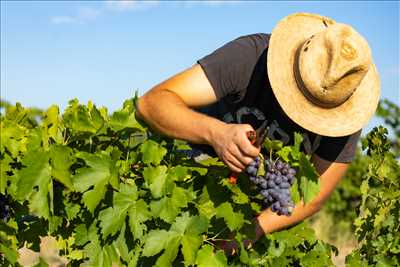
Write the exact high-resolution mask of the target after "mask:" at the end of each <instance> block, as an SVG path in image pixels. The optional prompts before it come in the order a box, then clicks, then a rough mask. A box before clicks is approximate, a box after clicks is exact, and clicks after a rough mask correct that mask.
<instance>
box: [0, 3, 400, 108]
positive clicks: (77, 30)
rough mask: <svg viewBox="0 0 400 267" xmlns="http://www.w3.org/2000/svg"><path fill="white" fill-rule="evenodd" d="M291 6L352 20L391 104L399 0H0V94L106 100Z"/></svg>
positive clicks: (34, 101)
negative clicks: (153, 0)
mask: <svg viewBox="0 0 400 267" xmlns="http://www.w3.org/2000/svg"><path fill="white" fill-rule="evenodd" d="M294 12H311V13H319V14H322V15H325V16H329V17H331V18H333V19H335V20H336V21H338V22H344V23H347V24H350V25H352V26H353V27H354V28H355V29H357V31H358V32H360V33H361V34H362V35H363V36H364V37H365V38H366V39H367V40H368V41H369V44H370V47H371V49H372V53H373V58H374V61H375V63H376V65H377V67H378V70H379V72H380V76H381V84H382V96H383V97H384V98H389V99H390V100H392V101H393V102H395V103H397V104H399V105H400V93H399V90H400V89H399V88H400V86H399V74H400V73H399V72H400V70H399V61H400V60H399V2H385V1H368V2H362V1H354V2H349V1H336V2H315V1H313V2H311V1H308V2H300V1H295V2H272V1H271V2H260V1H254V2H249V1H246V2H224V1H214V2H193V1H192V2H183V1H177V2H167V1H164V2H163V1H160V2H138V1H99V2H95V1H84V2H78V1H64V2H62V1H42V2H39V1H37V2H35V1H29V2H28V1H1V98H2V99H6V100H8V101H10V102H12V103H15V102H21V103H22V104H23V105H26V106H36V107H40V108H46V107H48V106H49V105H51V104H57V105H59V106H60V107H61V108H65V107H66V105H67V103H68V101H69V100H70V99H72V98H75V97H76V98H78V99H79V100H80V101H81V102H87V101H88V100H89V99H90V100H92V101H93V102H94V103H96V104H97V105H98V106H106V107H108V108H109V110H114V109H116V108H118V107H120V106H121V104H122V103H123V101H124V100H125V99H127V98H129V97H131V96H132V95H133V94H134V92H135V90H138V91H139V93H140V94H143V93H144V92H145V91H146V90H148V89H150V88H151V87H152V86H154V85H155V84H157V83H159V82H161V81H162V80H164V79H166V78H168V77H170V76H171V75H173V74H175V73H177V72H179V71H182V70H184V69H186V68H188V67H190V66H191V65H192V64H194V63H195V62H196V60H197V59H199V58H201V57H203V56H204V55H207V54H208V53H210V52H212V51H213V50H215V49H216V48H218V47H219V46H221V45H223V44H224V43H226V42H228V41H230V40H232V39H234V38H236V37H238V36H241V35H245V34H250V33H256V32H270V31H271V30H272V29H273V27H274V25H275V24H276V22H277V21H278V20H279V19H281V18H282V17H284V16H286V15H288V14H291V13H294Z"/></svg>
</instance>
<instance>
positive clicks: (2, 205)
mask: <svg viewBox="0 0 400 267" xmlns="http://www.w3.org/2000/svg"><path fill="white" fill-rule="evenodd" d="M10 212H11V210H10V205H9V203H8V198H7V196H5V195H3V194H0V220H2V221H3V222H7V221H8V218H10V215H11V214H10Z"/></svg>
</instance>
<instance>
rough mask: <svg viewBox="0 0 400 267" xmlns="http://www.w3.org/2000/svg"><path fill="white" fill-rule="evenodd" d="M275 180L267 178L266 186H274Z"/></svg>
mask: <svg viewBox="0 0 400 267" xmlns="http://www.w3.org/2000/svg"><path fill="white" fill-rule="evenodd" d="M275 185H276V184H275V182H274V181H273V180H272V179H271V180H268V187H271V188H274V187H275Z"/></svg>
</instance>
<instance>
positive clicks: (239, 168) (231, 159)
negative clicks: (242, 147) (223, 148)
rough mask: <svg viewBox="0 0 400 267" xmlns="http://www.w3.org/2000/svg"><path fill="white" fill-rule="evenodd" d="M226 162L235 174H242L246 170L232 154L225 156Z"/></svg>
mask: <svg viewBox="0 0 400 267" xmlns="http://www.w3.org/2000/svg"><path fill="white" fill-rule="evenodd" d="M226 161H227V162H228V163H230V164H231V165H232V166H233V167H234V169H232V168H231V169H232V170H233V171H235V172H242V171H243V170H244V169H245V168H246V166H245V165H243V164H242V163H241V162H240V161H239V160H238V159H236V158H235V156H234V155H233V154H228V155H226Z"/></svg>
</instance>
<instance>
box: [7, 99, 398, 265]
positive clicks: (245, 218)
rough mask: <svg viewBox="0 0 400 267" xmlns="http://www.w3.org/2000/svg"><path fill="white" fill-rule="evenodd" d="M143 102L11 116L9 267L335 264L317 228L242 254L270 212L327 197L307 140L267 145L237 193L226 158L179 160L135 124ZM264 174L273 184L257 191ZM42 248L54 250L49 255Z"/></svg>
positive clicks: (12, 111) (269, 238)
mask: <svg viewBox="0 0 400 267" xmlns="http://www.w3.org/2000/svg"><path fill="white" fill-rule="evenodd" d="M135 101H137V98H134V99H129V100H127V101H125V102H124V104H123V106H122V108H121V109H119V110H117V111H115V112H113V113H111V114H109V112H108V111H107V109H106V108H98V107H96V105H94V104H93V103H91V102H89V103H88V104H87V105H83V104H81V103H79V101H78V100H72V101H70V102H69V106H68V107H67V108H66V109H65V111H64V112H60V110H59V108H58V107H57V106H51V107H49V108H48V109H47V110H44V111H39V110H37V109H29V108H25V107H23V106H22V105H21V104H16V105H11V104H10V105H7V106H5V107H4V109H3V110H2V111H1V120H0V128H1V143H0V159H1V162H0V164H1V169H0V205H2V206H1V207H2V210H1V211H2V214H1V216H2V218H1V219H2V220H0V265H1V266H18V265H22V266H23V265H25V263H26V262H24V261H23V260H24V259H23V257H22V256H21V255H24V253H30V255H35V257H33V258H34V259H33V260H34V262H32V265H37V264H42V265H44V264H49V265H50V264H56V263H57V264H58V265H60V264H61V265H62V264H64V265H65V264H68V265H71V266H79V265H86V266H330V265H332V261H331V255H332V252H333V251H334V248H333V247H332V246H330V245H329V244H327V243H324V242H323V241H321V240H318V238H317V237H316V236H315V234H314V232H313V230H312V229H311V228H310V227H309V226H308V223H307V222H303V223H300V224H298V225H296V226H294V227H291V228H289V229H286V230H282V231H280V232H277V233H273V234H269V235H266V236H263V237H261V239H259V240H258V241H257V242H256V243H255V244H254V246H252V247H250V248H249V247H245V246H243V245H242V243H243V242H242V241H243V240H247V239H252V238H254V232H253V230H254V225H252V223H251V222H252V221H253V219H254V217H255V216H257V214H259V213H260V212H262V210H263V209H265V208H267V209H269V208H271V209H272V208H273V209H274V210H276V211H277V212H278V214H279V213H281V214H282V215H286V214H290V207H292V206H293V205H296V203H298V202H299V201H302V202H303V203H308V202H309V201H311V200H312V199H313V197H315V195H316V194H317V193H318V191H319V182H318V174H317V173H316V171H315V169H314V167H313V165H312V163H311V162H310V157H309V156H308V155H306V154H304V153H302V152H301V149H300V146H301V141H302V140H301V139H302V138H301V135H299V134H296V135H295V138H294V139H295V142H294V144H293V145H292V146H283V144H282V143H280V142H277V141H271V140H266V141H265V142H264V144H263V148H264V149H266V150H267V151H272V152H273V155H274V158H273V159H272V157H271V156H270V157H269V158H266V159H261V158H260V159H258V160H257V161H258V162H257V161H256V162H255V163H253V164H252V166H249V169H250V170H248V171H250V173H249V174H250V175H251V177H253V178H249V177H248V176H247V175H240V176H239V177H238V180H237V184H234V185H232V184H230V183H229V182H228V181H227V177H228V176H229V170H228V168H227V167H226V166H225V165H224V164H223V163H222V162H221V161H220V160H219V159H218V158H210V159H207V160H203V161H200V162H196V161H194V160H193V159H192V158H189V157H187V154H185V153H182V152H181V151H183V150H185V149H188V146H187V144H186V143H185V142H182V141H179V140H172V139H168V138H165V137H163V136H159V135H157V134H155V133H153V132H152V131H151V130H150V129H149V128H148V127H147V125H145V124H144V123H143V122H141V121H140V120H138V119H137V118H136V115H135ZM261 162H263V164H260V163H261ZM257 164H258V165H257ZM261 165H265V166H264V172H265V173H264V174H261V173H260V172H261V171H262V167H261V168H260V166H261ZM289 166H290V167H289ZM250 167H252V168H253V169H251V168H250ZM254 168H255V169H256V174H257V175H256V176H255V174H254ZM294 169H295V171H296V172H294ZM273 175H275V176H273ZM254 177H256V178H257V179H259V177H263V179H261V180H260V181H259V183H258V180H257V185H256V186H255V185H254V183H253V182H254V181H256V180H255V178H254ZM294 177H296V179H294ZM250 179H251V180H253V182H252V181H250ZM279 179H280V183H279ZM268 182H270V185H268ZM272 182H273V183H274V184H272ZM265 183H266V184H265ZM285 183H287V184H285ZM288 184H289V187H290V189H289V187H288ZM254 187H256V188H257V190H254ZM262 190H272V191H271V192H275V193H270V191H268V195H267V196H266V197H265V195H266V194H265V192H264V191H262ZM289 190H290V192H289ZM274 194H275V195H276V196H274ZM269 196H271V197H270V198H269ZM288 196H290V199H288ZM260 197H261V203H260V201H259V200H260ZM265 200H267V203H265ZM285 200H288V201H287V203H286V202H285ZM275 203H279V205H280V206H279V208H278V207H275V206H276V204H275ZM274 204H275V206H274ZM286 204H287V205H286ZM6 207H7V208H6ZM286 208H287V210H286ZM360 229H361V228H360ZM232 239H234V240H236V241H237V242H238V243H239V247H238V251H237V253H236V254H235V255H233V256H231V255H225V253H224V251H223V250H222V249H221V248H219V247H218V246H216V245H215V242H214V241H217V240H232ZM43 244H47V245H48V246H47V247H51V248H54V249H52V250H51V253H50V254H49V253H48V252H49V251H44V249H43V248H44V247H46V246H44V245H43ZM393 251H394V252H395V251H396V250H395V249H392V252H391V253H394V252H393ZM363 253H364V252H363ZM362 255H366V254H362ZM52 260H54V261H53V262H52ZM58 265H57V266H58Z"/></svg>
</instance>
